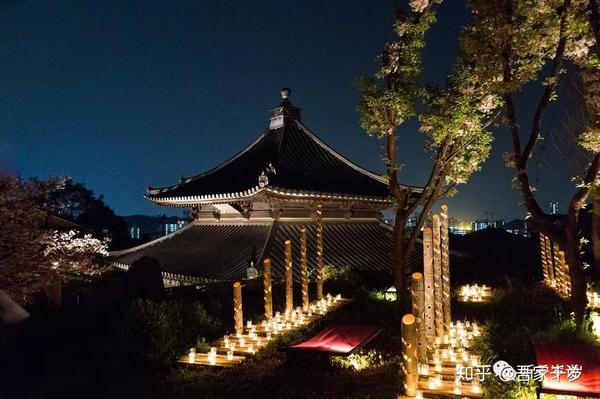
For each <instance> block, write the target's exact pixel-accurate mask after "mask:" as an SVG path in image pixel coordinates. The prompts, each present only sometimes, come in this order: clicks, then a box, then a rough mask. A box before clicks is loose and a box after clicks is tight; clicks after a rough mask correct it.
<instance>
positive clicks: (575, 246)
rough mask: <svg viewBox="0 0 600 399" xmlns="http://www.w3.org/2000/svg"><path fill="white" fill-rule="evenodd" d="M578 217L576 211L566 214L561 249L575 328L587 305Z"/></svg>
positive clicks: (579, 323) (581, 318)
mask: <svg viewBox="0 0 600 399" xmlns="http://www.w3.org/2000/svg"><path fill="white" fill-rule="evenodd" d="M578 219H579V217H578V212H569V214H568V215H567V219H566V220H565V240H564V244H563V251H565V257H566V260H567V264H568V267H569V278H570V280H571V306H572V308H573V312H574V313H575V323H576V324H577V328H581V326H582V325H583V318H584V315H585V307H586V306H587V295H586V290H587V285H586V279H585V272H584V270H583V261H582V260H581V255H580V246H579V234H578V226H577V222H578Z"/></svg>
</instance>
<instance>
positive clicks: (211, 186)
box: [146, 118, 420, 204]
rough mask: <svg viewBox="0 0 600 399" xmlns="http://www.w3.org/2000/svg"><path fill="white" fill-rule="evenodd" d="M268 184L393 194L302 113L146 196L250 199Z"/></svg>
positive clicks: (284, 189) (289, 190) (281, 189)
mask: <svg viewBox="0 0 600 399" xmlns="http://www.w3.org/2000/svg"><path fill="white" fill-rule="evenodd" d="M261 175H264V177H263V178H262V179H263V180H262V181H260V182H259V176H261ZM410 188H411V189H413V190H415V191H418V190H420V189H419V188H416V187H410ZM269 189H272V191H273V192H278V193H279V194H283V195H285V194H312V195H315V194H319V193H324V194H327V195H328V196H330V197H333V198H335V197H338V198H345V197H353V198H358V199H362V200H369V199H371V200H379V201H382V200H387V199H389V189H388V186H387V183H386V181H385V179H383V178H382V177H380V176H378V175H377V174H375V173H373V172H370V171H368V170H366V169H364V168H362V167H360V166H358V165H356V164H354V163H352V162H351V161H349V160H348V159H346V158H344V157H343V156H342V155H340V154H339V153H337V152H336V151H334V150H333V149H332V148H331V147H329V146H327V145H326V144H325V143H324V142H323V141H321V140H320V139H319V138H318V137H317V136H316V135H315V134H314V133H312V132H311V131H310V130H309V129H308V128H307V127H306V126H304V125H303V124H302V122H301V121H300V120H299V119H287V118H286V119H285V122H284V123H283V124H282V125H281V126H279V127H276V128H271V129H269V130H267V131H266V132H265V133H263V134H262V135H261V136H259V137H258V139H256V140H255V141H254V142H253V143H252V144H250V145H249V146H248V147H246V148H245V149H244V150H243V151H241V152H240V153H238V154H237V155H235V156H234V157H232V158H230V159H229V160H227V161H225V162H223V163H222V164H221V165H219V166H217V167H216V168H214V169H211V170H209V171H207V172H205V173H202V174H200V175H197V176H194V177H189V178H182V179H181V181H180V182H179V184H176V185H173V186H170V187H164V188H149V189H148V193H147V195H146V196H147V198H149V199H150V200H152V201H155V202H157V203H159V204H168V203H169V202H171V201H173V202H175V201H179V202H188V203H191V202H193V201H206V200H211V199H247V198H248V197H251V196H252V195H253V194H256V193H257V192H258V191H261V190H263V191H264V190H269Z"/></svg>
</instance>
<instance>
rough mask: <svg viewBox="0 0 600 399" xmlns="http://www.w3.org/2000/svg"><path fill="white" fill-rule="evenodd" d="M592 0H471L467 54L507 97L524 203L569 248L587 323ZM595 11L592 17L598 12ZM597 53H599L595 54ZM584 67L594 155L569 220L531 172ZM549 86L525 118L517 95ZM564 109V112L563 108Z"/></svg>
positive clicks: (596, 129) (594, 101)
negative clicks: (550, 119) (561, 97)
mask: <svg viewBox="0 0 600 399" xmlns="http://www.w3.org/2000/svg"><path fill="white" fill-rule="evenodd" d="M590 3H595V1H592V2H588V0H471V1H469V2H468V7H469V9H470V10H471V12H472V15H473V24H472V26H470V27H469V28H468V29H467V30H466V31H465V33H464V35H463V44H464V48H465V52H466V56H467V58H468V60H469V62H470V64H471V65H473V68H474V72H475V73H474V76H475V77H476V78H477V81H478V83H479V85H481V86H482V87H485V88H486V90H489V91H490V92H492V93H495V94H497V95H499V96H501V97H502V99H503V101H504V104H505V107H504V120H505V126H506V127H507V128H508V130H509V132H510V135H511V139H512V149H511V150H510V152H509V153H507V155H506V160H507V163H508V165H509V166H510V167H512V168H514V169H515V172H516V175H515V181H516V184H517V185H518V187H519V189H520V191H521V194H522V197H523V204H524V206H525V208H526V209H527V211H528V212H529V214H530V218H531V221H532V222H533V224H534V225H535V227H537V229H538V230H539V231H540V232H542V233H543V234H545V235H547V236H549V237H550V238H551V239H552V240H553V241H555V242H557V243H558V244H559V245H560V247H561V248H562V249H563V250H564V251H565V255H566V259H567V263H568V264H569V275H570V281H571V303H572V307H573V310H574V312H575V319H576V322H577V324H578V325H579V326H581V324H582V322H583V317H584V312H585V306H586V302H587V299H586V279H585V272H584V264H583V262H582V260H581V255H580V252H581V249H580V248H581V239H582V237H580V235H579V230H578V219H579V212H580V210H581V208H582V207H583V206H585V204H586V202H587V199H588V197H589V196H590V194H591V192H592V191H593V189H594V186H595V185H596V184H597V182H598V172H599V170H600V119H599V117H598V115H599V114H598V110H600V90H599V88H600V74H599V65H600V58H599V57H598V52H597V51H598V44H599V43H598V39H599V38H600V35H598V31H597V30H596V29H595V28H594V25H597V22H598V21H594V20H593V18H592V17H593V14H594V13H593V10H590V9H589V8H590V7H591V4H590ZM590 11H592V12H590ZM592 50H593V51H592ZM567 63H570V64H572V65H574V66H575V67H577V68H578V70H579V73H580V74H581V76H582V79H583V81H584V82H585V85H584V88H585V90H584V94H583V96H584V99H585V103H586V105H587V107H591V109H593V110H594V111H593V112H592V113H591V114H592V115H593V118H591V119H590V120H588V123H587V126H586V128H585V129H584V131H583V132H582V133H581V135H580V137H579V140H580V144H581V147H582V148H583V149H585V150H586V151H588V153H589V162H588V163H587V166H586V167H585V168H584V169H583V170H582V171H581V172H580V173H579V174H578V175H577V176H575V181H576V184H575V187H574V193H573V195H572V197H571V200H570V202H569V205H568V209H567V215H566V218H565V220H563V221H562V222H561V223H557V222H556V220H555V218H553V217H551V216H550V215H548V214H547V213H546V212H544V211H543V210H542V207H540V205H539V204H538V202H537V199H536V188H535V187H533V186H532V184H531V182H530V178H529V173H528V167H529V164H530V161H531V159H532V158H533V157H534V156H535V149H536V146H537V144H538V143H539V141H540V139H541V138H542V137H543V128H542V123H543V121H544V116H545V115H546V111H547V109H548V106H549V104H550V102H551V101H553V100H556V99H557V96H558V94H557V88H558V84H559V80H560V79H561V78H562V77H563V76H564V73H563V72H564V71H565V66H566V65H567ZM532 83H537V84H540V85H541V95H540V97H539V99H538V100H537V102H536V103H534V106H535V112H534V113H533V115H532V116H531V118H526V117H524V116H523V115H521V116H520V117H518V116H517V112H516V109H515V108H516V107H515V97H516V96H517V95H518V93H519V92H520V91H521V90H522V89H523V87H524V86H525V85H529V84H532ZM555 112H560V111H555Z"/></svg>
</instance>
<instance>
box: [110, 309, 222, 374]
mask: <svg viewBox="0 0 600 399" xmlns="http://www.w3.org/2000/svg"><path fill="white" fill-rule="evenodd" d="M219 328H220V323H219V322H218V321H217V320H215V319H214V318H212V317H211V316H210V315H209V314H207V312H206V310H205V309H204V307H203V306H202V305H200V304H189V305H188V304H181V303H177V302H155V301H151V300H145V299H138V300H136V301H134V302H132V303H131V304H130V306H129V308H128V309H127V311H126V312H125V315H124V316H123V319H122V320H121V322H120V323H119V330H118V331H117V334H116V338H117V345H118V349H119V351H120V352H121V353H122V354H123V355H124V357H126V358H127V359H128V360H129V362H133V363H136V364H139V365H142V367H148V368H153V367H166V366H168V365H170V364H171V363H172V362H173V361H174V359H175V358H176V356H177V355H180V354H181V353H183V352H184V351H185V349H186V348H187V347H189V346H190V345H191V344H192V343H194V342H198V341H199V340H200V342H202V340H201V338H199V337H201V336H208V337H212V336H214V334H215V333H216V332H217V331H218V330H219Z"/></svg>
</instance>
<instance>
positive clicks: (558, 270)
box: [552, 243, 564, 296]
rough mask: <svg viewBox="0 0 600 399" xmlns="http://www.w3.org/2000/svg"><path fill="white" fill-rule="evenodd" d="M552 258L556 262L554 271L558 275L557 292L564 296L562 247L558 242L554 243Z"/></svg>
mask: <svg viewBox="0 0 600 399" xmlns="http://www.w3.org/2000/svg"><path fill="white" fill-rule="evenodd" d="M552 258H553V259H552V260H553V262H554V273H555V276H556V292H558V294H559V295H561V296H564V276H563V269H562V266H561V263H560V248H559V246H558V244H556V243H553V244H552Z"/></svg>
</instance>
